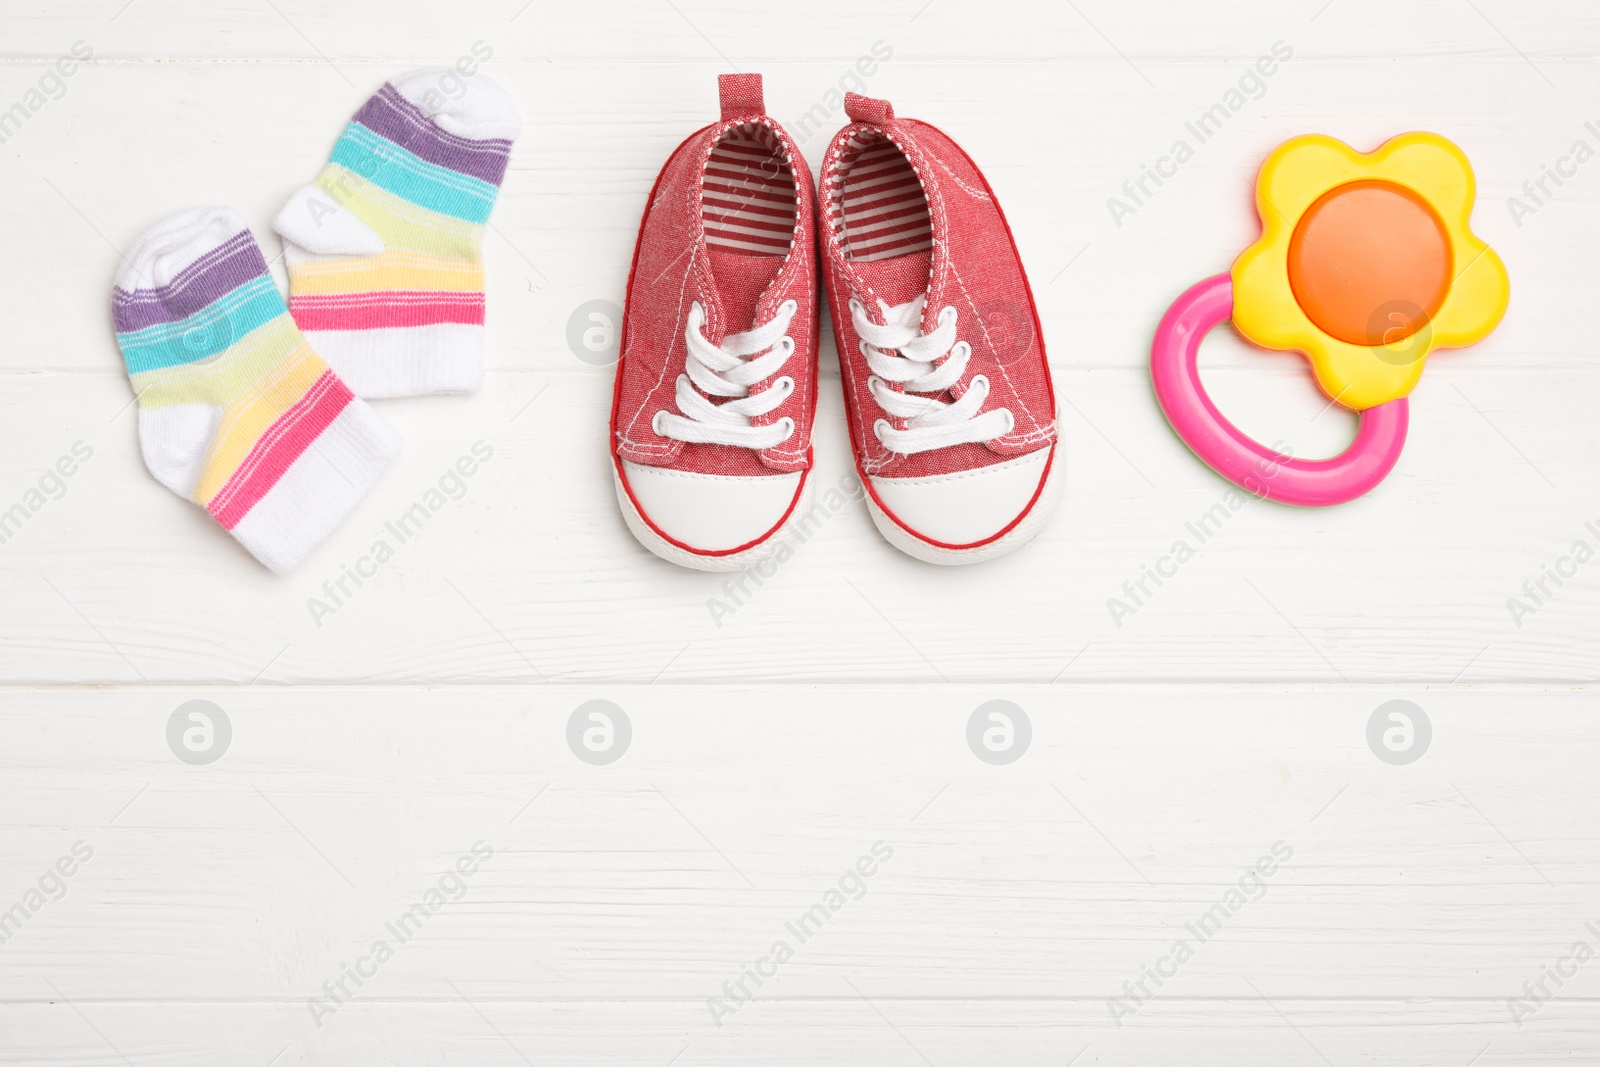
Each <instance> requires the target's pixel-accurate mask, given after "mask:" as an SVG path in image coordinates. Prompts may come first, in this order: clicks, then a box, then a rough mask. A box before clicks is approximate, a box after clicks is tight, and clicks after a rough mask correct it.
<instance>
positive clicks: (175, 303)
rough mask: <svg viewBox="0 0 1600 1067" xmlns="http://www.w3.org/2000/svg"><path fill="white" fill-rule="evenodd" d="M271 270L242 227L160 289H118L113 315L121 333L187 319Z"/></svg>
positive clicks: (113, 304) (114, 295)
mask: <svg viewBox="0 0 1600 1067" xmlns="http://www.w3.org/2000/svg"><path fill="white" fill-rule="evenodd" d="M265 273H267V261H266V260H265V259H263V258H262V257H261V249H259V248H257V247H256V240H255V238H254V237H253V236H251V234H250V231H249V230H241V231H240V232H239V233H237V234H235V235H234V236H233V237H230V238H228V239H227V240H226V241H224V242H223V243H222V244H220V245H218V246H217V247H216V248H213V249H212V250H211V251H209V252H207V253H206V254H205V255H203V256H201V257H200V258H199V259H197V260H195V261H194V262H193V263H191V264H189V265H188V266H187V267H185V268H183V270H181V271H179V272H178V275H177V277H175V278H173V279H172V281H170V282H168V283H167V284H166V285H163V286H161V287H160V288H159V289H136V290H134V291H133V292H131V293H130V292H128V291H126V290H124V289H117V290H116V291H115V292H114V294H113V299H112V304H111V306H112V317H113V319H114V321H115V323H116V329H117V332H118V333H132V332H133V331H135V330H143V329H146V328H147V327H150V326H158V325H160V324H161V323H164V322H177V321H178V320H179V319H186V318H188V317H189V316H190V315H193V314H194V313H195V312H197V311H200V310H201V309H203V308H205V307H206V306H207V305H209V304H212V303H214V302H215V301H217V300H219V299H221V298H222V297H224V296H227V295H228V294H229V293H231V292H233V291H234V290H235V289H237V288H239V286H241V285H243V284H245V283H246V282H248V281H251V280H253V279H255V278H258V277H260V276H261V275H263V274H265Z"/></svg>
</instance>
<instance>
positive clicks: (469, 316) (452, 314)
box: [289, 292, 483, 330]
mask: <svg viewBox="0 0 1600 1067" xmlns="http://www.w3.org/2000/svg"><path fill="white" fill-rule="evenodd" d="M289 314H291V315H293V316H294V322H295V325H296V326H298V327H300V329H302V330H377V329H383V328H385V327H392V326H432V325H434V324H436V323H441V322H458V323H465V324H467V325H470V326H482V325H483V294H482V293H422V292H404V293H402V292H393V293H391V292H383V293H357V294H353V295H349V296H300V297H292V298H290V300H289Z"/></svg>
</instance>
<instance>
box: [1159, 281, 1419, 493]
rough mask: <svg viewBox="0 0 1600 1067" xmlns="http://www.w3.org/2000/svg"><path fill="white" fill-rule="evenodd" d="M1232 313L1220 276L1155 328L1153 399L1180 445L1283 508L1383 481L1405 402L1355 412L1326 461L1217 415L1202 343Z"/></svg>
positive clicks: (1400, 443)
mask: <svg viewBox="0 0 1600 1067" xmlns="http://www.w3.org/2000/svg"><path fill="white" fill-rule="evenodd" d="M1232 316H1233V278H1232V276H1231V275H1227V274H1218V275H1217V276H1215V277H1213V278H1207V279H1206V280H1205V281H1203V282H1200V283H1199V284H1197V285H1195V286H1193V287H1192V288H1190V289H1189V290H1188V291H1187V292H1185V293H1184V294H1183V295H1182V296H1180V297H1178V299H1177V300H1175V301H1173V304H1172V307H1170V308H1168V309H1167V313H1166V314H1165V315H1163V316H1162V318H1161V325H1160V326H1158V327H1156V339H1155V343H1154V344H1153V345H1151V346H1150V377H1151V379H1152V380H1153V382H1154V383H1155V389H1156V400H1157V401H1159V402H1160V404H1161V410H1162V411H1163V412H1165V413H1166V416H1167V421H1168V422H1170V423H1172V428H1173V429H1174V430H1176V431H1177V433H1178V436H1179V437H1181V438H1183V443H1184V444H1186V445H1188V446H1189V447H1190V448H1191V449H1193V450H1194V454H1195V455H1197V456H1199V457H1200V458H1201V459H1202V460H1204V461H1205V462H1206V465H1207V466H1209V467H1210V468H1211V469H1212V470H1214V471H1216V472H1217V473H1218V474H1220V475H1222V476H1223V477H1224V478H1226V479H1228V481H1230V482H1232V483H1233V484H1234V485H1237V486H1239V487H1240V488H1242V489H1244V490H1246V491H1247V492H1249V493H1251V494H1253V495H1255V496H1258V497H1261V498H1263V499H1266V500H1276V501H1279V502H1280V503H1284V504H1298V505H1300V506H1301V507H1326V506H1328V505H1329V504H1343V503H1344V502H1345V501H1347V500H1354V499H1355V498H1356V497H1358V496H1360V495H1361V494H1362V493H1365V492H1366V491H1367V490H1369V489H1371V488H1372V487H1373V486H1375V485H1377V484H1378V483H1379V482H1381V481H1383V479H1384V476H1385V475H1387V474H1388V473H1389V471H1390V470H1392V469H1393V468H1394V465H1395V461H1396V460H1398V459H1399V458H1400V450H1401V449H1402V448H1404V447H1405V443H1406V424H1407V421H1408V419H1409V413H1408V408H1407V405H1406V399H1405V397H1401V398H1400V399H1398V400H1391V401H1389V402H1388V403H1387V404H1379V405H1378V406H1377V407H1375V408H1368V409H1367V410H1366V411H1363V412H1361V416H1360V417H1361V422H1360V425H1359V427H1358V428H1357V430H1356V436H1355V440H1353V441H1351V442H1350V447H1349V448H1346V449H1345V450H1344V451H1343V452H1341V453H1339V454H1338V455H1337V456H1334V457H1333V458H1332V459H1295V458H1294V457H1292V456H1286V455H1284V454H1283V453H1281V452H1277V451H1274V450H1273V449H1270V448H1267V447H1266V446H1265V445H1262V444H1260V443H1259V442H1257V441H1255V440H1253V439H1251V438H1250V437H1248V436H1246V435H1245V433H1244V431H1242V430H1240V429H1239V428H1238V427H1237V426H1235V425H1234V424H1233V423H1231V422H1229V421H1228V420H1227V418H1226V417H1225V416H1224V415H1223V414H1222V412H1220V411H1218V410H1217V406H1216V405H1215V404H1213V403H1212V402H1211V397H1209V396H1208V395H1206V390H1205V386H1203V385H1201V384H1200V369H1199V366H1198V362H1197V361H1198V359H1199V355H1200V342H1201V341H1202V340H1203V339H1204V338H1205V336H1206V334H1208V333H1210V332H1211V330H1212V329H1213V328H1214V327H1216V326H1217V325H1219V324H1221V323H1224V322H1227V321H1228V319H1229V318H1231V317H1232Z"/></svg>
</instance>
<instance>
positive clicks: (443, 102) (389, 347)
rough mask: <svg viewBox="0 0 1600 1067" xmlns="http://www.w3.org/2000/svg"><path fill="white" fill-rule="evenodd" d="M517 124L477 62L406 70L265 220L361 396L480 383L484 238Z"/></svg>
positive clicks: (322, 343)
mask: <svg viewBox="0 0 1600 1067" xmlns="http://www.w3.org/2000/svg"><path fill="white" fill-rule="evenodd" d="M517 129H518V120H517V113H516V108H515V107H514V106H513V105H512V103H511V98H510V97H508V96H507V95H506V93H505V91H504V90H502V89H501V88H500V87H499V86H498V85H496V84H495V83H494V82H492V81H490V80H489V79H488V78H486V77H484V76H483V75H482V74H474V75H470V76H466V75H461V74H458V73H457V72H456V71H454V70H451V69H449V68H430V69H426V70H418V71H412V72H411V73H410V74H406V75H404V76H402V77H399V78H396V79H394V80H393V81H391V82H389V83H387V84H385V85H384V87H383V88H382V89H380V90H378V92H377V94H376V95H374V96H373V97H372V98H371V99H370V100H368V101H367V102H366V104H365V105H363V106H362V108H361V110H360V111H358V112H356V116H355V119H354V120H353V121H352V122H351V123H350V125H349V126H347V127H346V128H345V131H344V134H343V136H341V137H340V138H339V142H338V144H336V145H335V146H334V149H333V158H332V160H331V161H330V162H329V163H328V165H327V166H326V167H325V168H323V171H322V173H321V174H320V175H319V176H318V177H317V180H316V181H315V182H313V183H312V184H311V185H308V186H305V187H303V188H301V189H300V190H299V191H298V192H296V193H295V194H294V196H293V197H291V198H290V200H289V203H288V204H287V205H286V206H285V207H284V209H283V210H282V211H281V212H279V213H278V217H277V218H276V219H274V220H273V228H274V229H276V230H277V231H278V232H279V233H280V234H282V235H283V237H284V242H285V260H286V262H287V264H288V267H289V311H290V313H291V314H292V315H293V316H294V320H295V322H296V324H298V325H299V327H300V329H301V330H302V331H304V333H305V335H306V338H307V339H308V340H309V341H310V342H311V344H312V345H313V346H315V347H316V349H317V351H318V352H319V353H321V354H322V356H323V358H324V359H326V360H327V361H328V363H329V364H330V365H331V366H332V367H333V368H334V369H335V370H337V371H338V372H339V374H340V376H341V377H343V378H344V379H345V380H346V381H348V382H349V383H350V387H351V388H352V389H354V390H355V391H356V393H357V395H359V396H364V397H390V396H416V395H418V394H421V393H464V392H471V391H472V390H474V389H476V388H477V387H478V383H479V381H480V380H481V378H482V376H483V307H484V287H483V255H482V251H481V247H480V246H481V243H482V238H483V228H484V224H485V223H486V222H488V219H489V212H490V210H491V209H492V208H493V207H494V202H495V197H496V195H497V194H498V193H499V191H500V182H501V179H502V178H504V176H505V170H506V162H507V160H508V159H509V158H510V154H511V141H512V139H513V138H514V137H515V136H516V133H517Z"/></svg>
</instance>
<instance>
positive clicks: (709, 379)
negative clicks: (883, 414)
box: [650, 300, 800, 450]
mask: <svg viewBox="0 0 1600 1067" xmlns="http://www.w3.org/2000/svg"><path fill="white" fill-rule="evenodd" d="M799 307H800V305H798V304H796V303H795V302H794V301H793V300H785V301H784V302H783V304H782V305H780V306H779V308H778V313H777V314H776V315H774V316H773V317H772V318H771V319H769V320H768V321H767V322H765V323H764V324H762V325H760V326H757V327H755V328H754V329H750V330H746V331H744V332H743V333H730V334H728V335H727V336H726V337H724V338H723V339H722V344H720V345H714V344H712V343H711V342H710V341H708V340H706V336H705V334H704V333H702V332H701V329H702V327H704V326H705V324H706V311H705V308H703V307H701V306H700V302H699V301H698V300H697V301H695V302H694V304H693V306H691V307H690V308H689V325H688V328H687V329H685V330H684V332H683V340H684V343H685V345H686V346H687V348H688V358H687V359H686V360H685V361H684V367H685V369H686V370H687V371H688V373H687V374H680V375H678V382H677V401H678V411H676V412H673V411H667V410H666V409H665V408H663V409H662V410H660V411H658V412H656V414H655V418H654V419H653V420H651V423H650V428H651V429H653V430H655V432H656V433H657V434H659V435H660V436H662V437H670V438H672V439H673V440H677V441H687V442H690V443H692V444H705V445H738V446H739V447H741V448H754V449H758V450H759V449H763V448H775V447H777V446H778V445H781V444H782V443H783V442H785V441H787V440H788V439H789V437H790V436H791V435H792V434H793V433H794V420H793V419H791V418H789V417H788V416H787V415H786V416H784V417H783V418H781V419H779V420H778V421H777V422H774V423H768V424H767V425H765V426H754V425H751V420H753V419H754V418H756V417H757V416H760V415H765V414H767V412H769V411H773V410H775V409H776V408H777V407H778V405H780V404H782V403H783V402H784V401H785V400H787V399H789V397H790V396H791V395H793V393H794V379H793V378H791V377H789V376H788V375H787V374H786V375H784V376H783V377H782V378H779V379H778V380H777V381H775V382H773V383H772V385H770V386H768V387H767V388H766V389H763V390H762V391H761V392H759V393H756V394H755V395H754V396H752V395H751V393H750V387H751V386H753V385H756V384H758V383H760V382H764V381H766V380H767V379H768V378H770V377H772V376H773V375H774V374H776V373H777V372H778V371H779V370H780V369H781V368H782V367H783V365H784V363H785V362H787V361H788V359H789V357H790V356H792V355H794V339H793V338H792V337H790V336H789V335H788V330H789V323H790V321H791V320H792V319H793V318H794V315H795V312H796V311H798V310H799ZM763 353H764V354H763ZM751 357H754V358H751ZM695 386H699V387H700V389H702V390H704V391H705V393H708V394H710V395H711V396H716V397H732V398H733V399H730V400H728V401H727V402H726V403H723V404H713V403H712V402H711V401H710V400H708V399H707V398H706V397H705V396H704V395H702V394H701V393H700V392H698V391H696V389H695ZM680 412H681V414H680Z"/></svg>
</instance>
